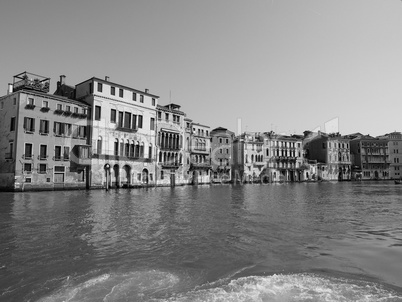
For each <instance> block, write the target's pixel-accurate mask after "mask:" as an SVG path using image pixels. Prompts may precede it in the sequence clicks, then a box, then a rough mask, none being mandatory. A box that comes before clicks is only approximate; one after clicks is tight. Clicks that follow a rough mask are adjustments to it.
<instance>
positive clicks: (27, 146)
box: [24, 143, 33, 159]
mask: <svg viewBox="0 0 402 302" xmlns="http://www.w3.org/2000/svg"><path fill="white" fill-rule="evenodd" d="M32 156H33V154H32V144H30V143H26V144H25V154H24V158H25V159H32Z"/></svg>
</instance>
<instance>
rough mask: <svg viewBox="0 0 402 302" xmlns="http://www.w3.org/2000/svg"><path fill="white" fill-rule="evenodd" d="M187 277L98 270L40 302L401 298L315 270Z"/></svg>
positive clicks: (285, 301) (371, 285)
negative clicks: (189, 281) (195, 280)
mask: <svg viewBox="0 0 402 302" xmlns="http://www.w3.org/2000/svg"><path fill="white" fill-rule="evenodd" d="M185 282H186V280H182V281H181V280H180V278H179V277H178V276H177V275H174V274H171V273H168V272H162V271H157V270H152V271H138V272H131V273H127V274H103V275H100V276H97V277H94V278H91V279H89V280H87V281H85V282H81V283H79V284H76V285H74V286H72V285H71V284H70V285H67V286H66V287H65V288H63V289H62V290H60V291H58V292H56V293H53V294H52V295H51V296H49V297H46V298H43V299H41V300H39V301H40V302H48V301H52V302H59V301H65V302H75V301H80V302H81V301H83V302H84V301H104V302H110V301H116V302H117V301H154V302H157V301H159V302H162V301H169V302H172V301H177V302H184V301H195V302H197V301H211V302H212V301H272V302H276V301H280V302H293V301H295V302H296V301H309V302H314V301H326V302H329V301H356V302H360V301H361V302H363V301H364V302H371V301H373V302H374V301H376V302H377V301H382V302H394V301H402V294H401V293H398V292H396V291H393V290H390V289H387V288H384V287H383V286H382V285H381V284H379V283H374V282H367V281H360V280H352V279H347V278H339V277H327V276H321V275H318V274H314V273H303V274H290V275H285V274H278V275H271V276H248V277H241V278H237V279H233V280H229V279H227V278H225V279H221V280H218V281H216V282H213V283H208V284H204V285H203V286H199V287H195V289H193V290H190V291H186V292H180V290H183V287H182V286H181V284H182V283H185Z"/></svg>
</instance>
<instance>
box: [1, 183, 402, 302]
mask: <svg viewBox="0 0 402 302" xmlns="http://www.w3.org/2000/svg"><path fill="white" fill-rule="evenodd" d="M0 301H18V302H19V301H41V302H44V301H52V302H53V301H56V302H57V301H80V302H81V301H402V186H398V185H394V184H393V183H391V182H348V183H293V184H282V185H279V184H278V185H273V184H269V185H251V184H250V185H214V186H198V187H193V186H186V187H176V188H150V189H131V190H129V189H127V190H124V189H121V190H116V191H114V190H111V191H109V192H105V191H100V190H93V191H67V192H32V193H16V194H12V193H1V194H0Z"/></svg>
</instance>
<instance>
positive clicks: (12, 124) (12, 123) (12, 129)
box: [10, 116, 15, 131]
mask: <svg viewBox="0 0 402 302" xmlns="http://www.w3.org/2000/svg"><path fill="white" fill-rule="evenodd" d="M10 131H15V116H13V117H12V118H11V122H10Z"/></svg>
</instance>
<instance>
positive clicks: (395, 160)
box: [380, 132, 402, 179]
mask: <svg viewBox="0 0 402 302" xmlns="http://www.w3.org/2000/svg"><path fill="white" fill-rule="evenodd" d="M380 138H384V139H387V140H388V153H389V158H388V159H389V164H390V166H389V177H390V178H391V179H401V178H402V134H401V132H392V133H389V134H385V135H383V136H381V137H380Z"/></svg>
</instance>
